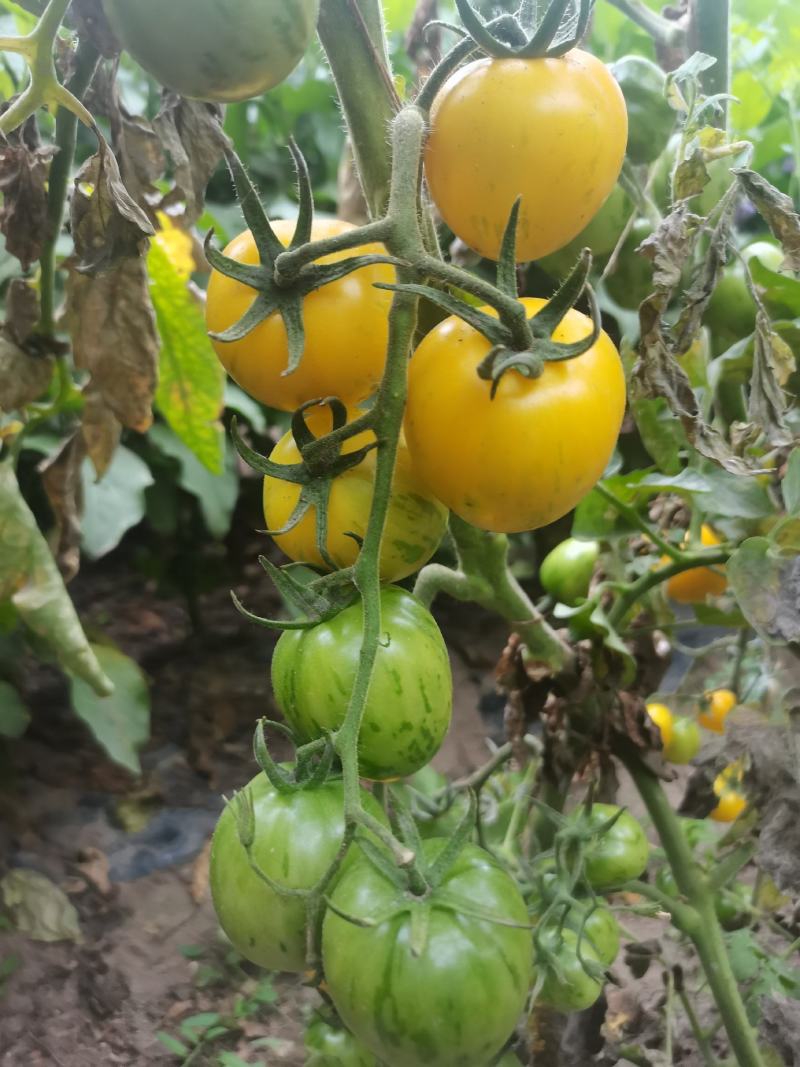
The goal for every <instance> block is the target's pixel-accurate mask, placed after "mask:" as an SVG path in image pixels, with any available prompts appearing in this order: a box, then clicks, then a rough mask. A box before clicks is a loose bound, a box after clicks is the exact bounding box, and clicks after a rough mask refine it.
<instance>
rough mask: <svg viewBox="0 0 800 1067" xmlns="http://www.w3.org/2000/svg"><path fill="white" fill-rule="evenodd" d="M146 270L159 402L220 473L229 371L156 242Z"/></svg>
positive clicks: (195, 449)
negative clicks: (156, 340) (157, 347)
mask: <svg viewBox="0 0 800 1067" xmlns="http://www.w3.org/2000/svg"><path fill="white" fill-rule="evenodd" d="M148 266H149V268H150V279H151V293H152V296H153V303H154V306H155V309H156V315H157V320H158V330H159V333H160V335H161V344H162V348H161V366H160V381H159V384H158V391H157V393H156V404H157V406H158V409H159V411H160V412H161V414H162V415H163V416H164V418H165V419H166V420H167V422H168V423H169V424H170V426H171V427H172V429H173V430H174V431H175V433H176V434H177V435H178V437H179V438H180V439H181V440H182V441H183V442H184V444H185V445H186V446H187V447H188V448H190V449H191V451H192V452H194V454H195V455H196V456H197V458H198V459H199V460H200V462H201V463H202V464H203V465H204V466H205V467H207V468H208V469H209V470H210V471H212V473H215V474H220V473H221V472H222V460H223V455H224V434H223V430H222V425H221V423H220V422H219V417H220V415H221V414H222V408H223V403H224V395H225V370H224V368H223V366H222V364H221V363H220V361H219V360H218V359H217V356H216V353H215V352H214V349H213V348H212V347H211V342H210V341H209V339H208V334H207V333H206V325H205V320H204V318H203V313H202V310H201V308H200V307H199V306H198V304H197V301H196V300H195V299H194V297H193V296H192V294H191V293H190V292H189V290H188V289H187V286H186V280H185V278H184V277H182V276H181V274H180V273H179V271H178V270H176V269H175V267H174V266H173V264H172V263H171V262H170V260H169V258H168V256H167V253H166V251H165V249H164V248H163V247H162V245H160V244H159V243H158V242H155V241H154V242H153V244H152V246H151V248H150V254H149V256H148Z"/></svg>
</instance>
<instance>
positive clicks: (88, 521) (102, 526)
mask: <svg viewBox="0 0 800 1067" xmlns="http://www.w3.org/2000/svg"><path fill="white" fill-rule="evenodd" d="M81 480H82V484H83V499H84V513H83V532H82V533H83V536H82V545H83V549H84V551H85V552H86V554H87V556H89V557H90V559H100V558H101V557H102V556H105V555H107V554H108V553H109V552H111V551H112V550H113V549H115V548H116V547H117V545H118V544H119V543H120V541H121V540H122V538H123V537H124V536H125V534H126V533H127V532H128V530H130V529H132V528H133V527H134V526H137V525H138V524H139V523H140V522H141V521H142V519H143V518H144V515H145V510H146V504H145V489H147V487H148V486H150V485H152V484H153V475H152V474H151V473H150V468H149V467H148V466H147V464H146V463H145V462H144V460H141V459H139V457H138V456H137V455H136V454H135V453H134V452H131V451H130V449H127V448H123V447H121V448H118V449H117V450H116V452H115V453H114V457H113V459H112V460H111V464H110V465H109V467H108V469H107V470H106V472H105V474H104V475H103V477H102V478H101V479H100V480H97V479H96V478H95V473H94V469H93V467H92V465H91V463H90V462H89V460H84V462H83V466H82V469H81Z"/></svg>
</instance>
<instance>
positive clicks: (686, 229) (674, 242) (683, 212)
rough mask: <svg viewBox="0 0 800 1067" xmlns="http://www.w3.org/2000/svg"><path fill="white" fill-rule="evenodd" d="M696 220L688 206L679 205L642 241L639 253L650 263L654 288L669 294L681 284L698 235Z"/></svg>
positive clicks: (697, 221) (697, 220)
mask: <svg viewBox="0 0 800 1067" xmlns="http://www.w3.org/2000/svg"><path fill="white" fill-rule="evenodd" d="M699 221H700V220H699V219H698V217H697V216H696V215H693V214H692V212H691V211H690V209H689V207H688V205H686V204H683V203H680V204H678V206H677V207H676V208H675V210H674V211H673V212H672V213H671V214H670V215H667V217H666V218H665V219H663V220H662V221H661V223H660V224H659V226H658V227H657V228H656V230H655V231H654V232H653V233H652V234H651V235H650V236H649V237H646V238H645V240H644V241H642V243H641V245H639V251H640V252H641V254H642V255H643V256H645V257H646V258H647V259H649V260H650V261H651V263H652V264H653V285H654V286H655V287H656V289H662V290H663V289H666V290H669V291H670V292H671V291H672V290H673V289H675V288H677V286H678V285H679V284H680V280H681V276H682V274H683V268H684V267H685V265H686V263H687V262H688V260H689V257H690V256H691V254H692V252H693V251H694V246H695V243H696V241H697V236H698V232H699V230H698V223H699Z"/></svg>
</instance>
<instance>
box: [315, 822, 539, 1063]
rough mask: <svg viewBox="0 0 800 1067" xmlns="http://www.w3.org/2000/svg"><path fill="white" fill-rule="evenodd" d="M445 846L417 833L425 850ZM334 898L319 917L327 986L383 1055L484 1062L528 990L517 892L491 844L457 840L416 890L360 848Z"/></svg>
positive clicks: (348, 1019) (353, 1025) (392, 1059)
mask: <svg viewBox="0 0 800 1067" xmlns="http://www.w3.org/2000/svg"><path fill="white" fill-rule="evenodd" d="M444 846H445V842H444V841H443V840H441V839H437V838H434V839H431V840H428V841H426V842H424V853H425V856H426V857H427V858H429V859H431V858H435V857H436V856H437V855H439V854H440V853H441V851H442V849H443V848H444ZM331 899H332V903H333V904H334V906H335V907H336V908H337V909H338V911H339V912H341V914H338V913H337V912H335V911H329V912H328V914H327V915H326V917H325V923H324V927H323V940H322V951H323V960H324V964H325V974H326V977H327V981H328V987H329V990H330V995H331V998H332V999H333V1002H334V1004H335V1005H336V1010H337V1011H338V1012H339V1014H340V1015H341V1017H342V1019H343V1020H344V1022H345V1023H346V1024H347V1026H348V1027H349V1028H350V1029H351V1030H352V1031H353V1033H354V1034H356V1035H357V1037H358V1038H359V1039H360V1040H361V1041H363V1043H364V1044H365V1045H366V1046H367V1047H368V1048H370V1049H372V1050H373V1051H374V1053H375V1054H376V1056H377V1057H378V1058H379V1059H380V1060H383V1061H386V1062H388V1063H392V1064H395V1065H396V1067H418V1065H419V1064H420V1063H426V1064H429V1065H430V1067H445V1065H447V1064H452V1063H453V1062H459V1061H461V1062H467V1063H486V1062H488V1061H489V1060H490V1059H491V1057H492V1056H493V1055H495V1054H496V1053H497V1052H499V1051H500V1049H501V1048H502V1047H503V1045H504V1044H505V1042H506V1040H507V1039H508V1037H509V1036H510V1034H511V1032H512V1030H513V1029H514V1027H515V1025H516V1023H517V1020H518V1018H519V1015H520V1012H521V1011H522V1008H523V1006H524V1004H525V999H526V997H527V995H528V989H529V987H530V981H531V945H530V933H529V931H528V930H527V923H528V913H527V909H526V907H525V902H524V901H523V899H522V897H521V895H520V892H519V890H518V888H517V886H516V885H515V883H514V881H513V880H512V879H511V878H510V877H509V875H508V874H506V872H505V871H504V870H503V869H502V868H501V867H500V865H499V864H498V863H496V862H495V861H494V860H493V859H492V858H491V856H489V854H488V853H487V852H485V851H484V850H483V849H480V848H478V847H477V846H475V845H466V846H464V848H463V850H462V851H461V853H460V854H459V856H458V859H457V860H456V861H455V863H454V864H453V865H452V866H451V867H450V869H449V870H448V871H447V873H446V874H445V876H444V878H443V880H442V882H441V884H440V885H439V886H437V887H436V888H434V889H433V890H432V892H430V894H429V895H427V896H425V897H420V898H415V897H414V896H413V895H412V894H409V893H408V892H399V891H398V887H397V886H396V885H395V884H393V882H392V881H390V880H389V878H387V877H386V875H385V874H384V873H383V872H382V871H381V870H379V869H378V867H377V866H376V865H374V864H373V863H371V862H370V861H369V859H367V858H366V857H359V858H357V859H356V860H355V861H354V862H353V864H352V865H351V866H350V867H349V868H348V870H346V871H345V872H344V873H343V875H342V877H341V879H340V881H339V883H338V885H337V887H336V889H335V891H334V893H333V895H332V898H331ZM344 915H349V916H351V917H352V918H354V919H357V920H374V923H373V924H372V925H369V926H365V925H355V924H354V923H353V922H348V921H347V919H345V918H343V917H342V916H344ZM505 924H509V925H505ZM514 924H517V925H514Z"/></svg>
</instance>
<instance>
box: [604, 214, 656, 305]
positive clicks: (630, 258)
mask: <svg viewBox="0 0 800 1067" xmlns="http://www.w3.org/2000/svg"><path fill="white" fill-rule="evenodd" d="M651 232H652V229H651V226H650V223H649V222H648V221H647V219H637V220H636V222H635V223H634V224H633V226H632V227H631V231H630V233H629V234H628V236H627V237H626V238H625V243H624V244H623V246H622V248H621V249H620V254H619V257H618V258H617V264H616V267H615V268H614V271H613V273H611V274H609V275H608V277H607V278H606V279H605V282H604V284H605V287H606V292H607V293H608V295H609V296H610V297H611V299H612V300H613V301H614V302H615V303H616V304H619V306H620V307H621V308H630V309H631V310H635V309H636V308H638V307H639V305H640V304H641V302H642V301H643V300H645V299H646V298H647V297H648V296H650V294H651V293H652V292H653V272H652V270H651V267H650V264H649V262H648V261H647V260H646V259H645V258H644V256H642V255H640V254H639V253H638V252H637V251H636V249H637V248H638V247H639V245H640V244H641V243H642V241H643V240H644V239H645V237H649V236H650V234H651Z"/></svg>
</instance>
